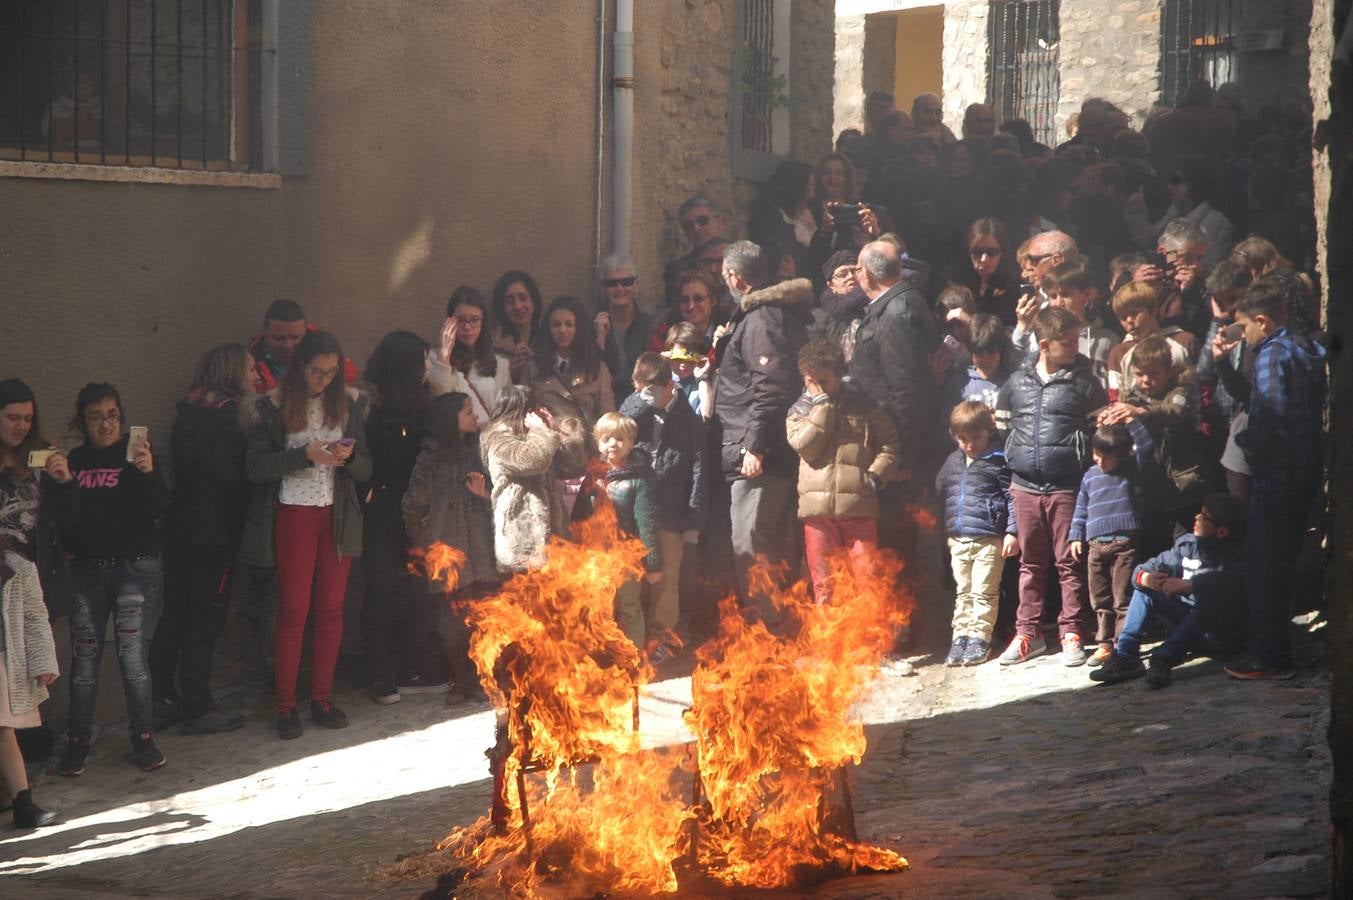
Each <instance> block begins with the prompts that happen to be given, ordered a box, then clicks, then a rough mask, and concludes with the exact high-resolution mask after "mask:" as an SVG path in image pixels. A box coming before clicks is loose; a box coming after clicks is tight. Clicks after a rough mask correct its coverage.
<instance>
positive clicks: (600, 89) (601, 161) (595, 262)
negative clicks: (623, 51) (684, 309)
mask: <svg viewBox="0 0 1353 900" xmlns="http://www.w3.org/2000/svg"><path fill="white" fill-rule="evenodd" d="M607 2H608V0H597V134H596V139H597V148H596V168H595V170H594V171H593V173H592V174H593V175H594V176H595V178H594V181H595V182H596V183H595V193H594V196H593V198H592V281H593V282H595V281H596V279H597V266H599V265H601V256H602V242H603V240H604V238H603V237H602V229H603V223H604V222H605V217H606V207H605V202H606V4H607Z"/></svg>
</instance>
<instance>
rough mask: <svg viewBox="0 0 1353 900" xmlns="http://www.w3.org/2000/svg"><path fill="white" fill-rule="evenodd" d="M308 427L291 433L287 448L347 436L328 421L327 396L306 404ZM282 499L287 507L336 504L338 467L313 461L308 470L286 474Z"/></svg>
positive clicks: (281, 501) (280, 498) (280, 497)
mask: <svg viewBox="0 0 1353 900" xmlns="http://www.w3.org/2000/svg"><path fill="white" fill-rule="evenodd" d="M305 419H306V422H305V430H304V431H292V432H288V433H287V449H288V450H290V449H292V448H294V447H304V446H306V445H307V444H309V443H310V442H311V441H321V442H323V443H326V444H327V443H330V442H332V441H336V440H338V439H339V438H341V437H342V436H343V429H341V428H331V427H329V426H327V425H325V424H324V398H323V397H314V398H312V399H311V400H310V401H309V402H307V403H306V407H305ZM277 499H278V502H280V503H283V504H285V505H287V506H333V505H334V469H333V466H321V465H320V464H319V463H313V462H312V463H311V464H310V465H308V466H306V467H305V468H304V469H299V470H297V471H295V472H292V473H291V474H290V475H283V476H282V490H281V493H280V494H279V495H278V498H277Z"/></svg>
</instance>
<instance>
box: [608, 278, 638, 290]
mask: <svg viewBox="0 0 1353 900" xmlns="http://www.w3.org/2000/svg"><path fill="white" fill-rule="evenodd" d="M636 280H637V279H635V277H634V276H633V275H630V276H629V277H628V278H603V279H602V281H601V283H602V284H603V285H605V286H606V287H608V288H617V287H634V282H635V281H636Z"/></svg>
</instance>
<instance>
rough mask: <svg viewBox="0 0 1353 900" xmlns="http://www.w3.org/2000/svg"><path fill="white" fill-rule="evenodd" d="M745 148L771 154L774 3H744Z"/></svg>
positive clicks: (770, 0)
mask: <svg viewBox="0 0 1353 900" xmlns="http://www.w3.org/2000/svg"><path fill="white" fill-rule="evenodd" d="M742 36H743V47H742V148H743V149H744V150H756V151H759V152H762V153H770V152H771V147H772V142H771V129H772V127H773V125H772V113H773V112H774V110H775V97H776V93H775V84H776V81H775V0H745V2H744V3H743V4H742Z"/></svg>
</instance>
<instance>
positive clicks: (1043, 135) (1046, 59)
mask: <svg viewBox="0 0 1353 900" xmlns="http://www.w3.org/2000/svg"><path fill="white" fill-rule="evenodd" d="M1060 42H1061V25H1060V21H1059V10H1058V4H1057V0H992V2H991V6H990V9H989V14H988V16H987V104H988V105H989V106H990V107H991V108H992V110H994V111H995V113H996V117H997V118H998V119H999V120H1000V121H1002V122H1005V121H1009V120H1010V119H1026V120H1027V121H1028V122H1029V125H1030V127H1031V128H1032V129H1033V133H1034V137H1035V138H1036V139H1037V140H1039V141H1041V142H1042V143H1044V144H1047V145H1048V146H1050V147H1051V146H1055V145H1056V144H1057V123H1056V121H1055V118H1056V115H1057V101H1058V99H1059V97H1060V95H1061V83H1062V81H1061V75H1060V74H1059V72H1058V69H1057V61H1058V53H1059V50H1058V48H1059V44H1060Z"/></svg>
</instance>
